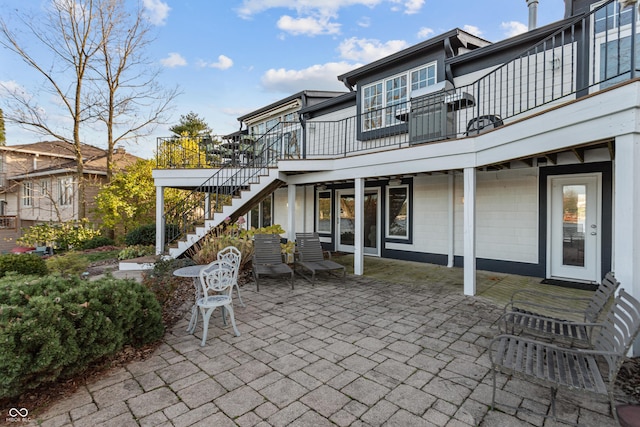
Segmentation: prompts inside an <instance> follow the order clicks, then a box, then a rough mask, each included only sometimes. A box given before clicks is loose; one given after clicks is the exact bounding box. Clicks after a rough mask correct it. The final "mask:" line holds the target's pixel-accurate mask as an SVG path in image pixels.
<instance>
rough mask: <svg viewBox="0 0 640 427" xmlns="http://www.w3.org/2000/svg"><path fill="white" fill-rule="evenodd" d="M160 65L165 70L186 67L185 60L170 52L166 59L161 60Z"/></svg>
mask: <svg viewBox="0 0 640 427" xmlns="http://www.w3.org/2000/svg"><path fill="white" fill-rule="evenodd" d="M160 63H161V64H162V65H164V66H165V67H167V68H175V67H184V66H185V65H187V60H186V59H184V58H183V56H182V55H180V54H179V53H176V52H171V53H170V54H169V56H168V57H166V58H164V59H161V60H160Z"/></svg>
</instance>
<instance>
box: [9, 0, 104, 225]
mask: <svg viewBox="0 0 640 427" xmlns="http://www.w3.org/2000/svg"><path fill="white" fill-rule="evenodd" d="M94 3H96V2H94V1H93V0H85V1H74V0H55V1H53V2H51V3H50V7H49V9H48V10H47V12H46V14H45V15H46V16H45V17H44V20H42V19H37V17H29V16H20V15H17V16H16V18H17V21H12V22H14V23H16V24H18V25H20V26H21V27H22V28H24V29H26V30H27V31H28V32H29V33H31V34H32V35H33V36H34V37H35V39H36V40H37V41H38V43H39V44H40V46H39V47H44V48H45V49H44V51H45V52H46V55H45V58H38V52H42V50H40V51H38V49H33V50H32V51H29V50H28V49H27V48H26V47H25V46H26V44H23V43H21V41H20V40H19V39H18V37H17V35H16V33H15V32H14V31H12V30H11V29H10V28H9V27H8V25H7V22H6V20H5V18H3V19H0V45H2V46H4V47H5V48H7V49H9V50H10V51H12V52H13V53H15V54H16V55H18V56H19V57H20V58H21V59H22V60H23V61H24V62H25V63H26V64H27V65H29V66H30V67H31V68H32V69H34V70H36V71H37V72H38V73H39V74H40V75H41V76H42V77H43V80H44V84H43V87H42V88H41V91H39V97H38V99H41V98H42V95H43V94H49V95H51V96H52V97H53V98H54V99H55V102H56V103H57V104H59V105H60V106H61V108H62V109H63V110H64V112H65V114H64V116H66V117H68V119H70V121H71V125H70V128H69V127H66V126H64V125H62V126H61V120H59V119H57V118H56V119H52V118H51V117H50V116H49V115H47V113H46V110H45V109H44V108H42V106H41V105H40V104H39V103H38V99H36V98H35V97H33V96H32V95H31V94H29V93H27V92H25V91H10V92H9V93H8V96H9V104H10V107H11V108H10V109H9V110H8V112H7V113H6V119H7V121H11V122H14V123H17V124H18V125H21V126H23V127H26V128H29V129H31V130H34V131H36V132H37V133H40V134H42V135H46V136H51V137H54V138H57V139H59V140H61V141H65V142H68V143H70V144H73V149H74V154H75V157H76V164H77V170H76V171H75V172H76V179H77V182H78V198H79V212H78V214H79V215H80V217H82V218H83V217H85V216H86V197H85V185H84V179H83V178H84V173H83V172H84V171H83V166H84V165H83V161H82V152H81V140H80V128H81V125H82V124H83V122H85V121H86V120H88V119H89V117H90V116H89V114H88V113H89V111H88V110H87V108H86V106H85V105H84V103H83V102H82V98H83V95H84V83H85V81H86V79H87V74H88V72H89V65H90V63H91V61H92V60H93V58H94V56H95V55H96V54H97V53H98V52H99V50H100V47H101V44H102V41H101V40H100V38H97V37H96V34H95V31H94V30H93V25H94V18H95V4H94ZM41 21H42V22H41Z"/></svg>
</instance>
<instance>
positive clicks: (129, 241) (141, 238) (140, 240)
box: [124, 224, 156, 246]
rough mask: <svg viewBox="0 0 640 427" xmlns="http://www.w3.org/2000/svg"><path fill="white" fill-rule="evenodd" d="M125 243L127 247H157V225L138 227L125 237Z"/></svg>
mask: <svg viewBox="0 0 640 427" xmlns="http://www.w3.org/2000/svg"><path fill="white" fill-rule="evenodd" d="M124 243H125V244H126V245H127V246H134V245H146V246H148V245H155V244H156V225H155V224H146V225H141V226H140V227H136V228H134V229H133V230H131V231H130V232H128V233H127V234H126V235H125V236H124Z"/></svg>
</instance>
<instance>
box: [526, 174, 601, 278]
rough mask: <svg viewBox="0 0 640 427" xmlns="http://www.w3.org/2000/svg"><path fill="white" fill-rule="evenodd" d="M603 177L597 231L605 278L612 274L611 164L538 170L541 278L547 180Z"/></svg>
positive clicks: (544, 253) (544, 269)
mask: <svg viewBox="0 0 640 427" xmlns="http://www.w3.org/2000/svg"><path fill="white" fill-rule="evenodd" d="M596 172H600V173H601V174H602V211H601V212H600V215H601V218H602V226H601V227H600V233H602V237H601V245H602V246H601V248H600V254H601V257H602V258H601V263H600V271H601V273H602V275H603V277H604V274H606V273H607V272H608V271H611V259H612V244H613V179H612V175H613V166H612V162H597V163H584V164H574V165H566V166H546V167H541V168H540V176H539V181H538V189H539V191H538V195H539V199H538V205H539V206H540V209H539V211H538V226H539V228H538V229H539V230H540V235H539V236H538V263H539V265H541V266H543V270H542V275H541V276H540V277H546V274H547V273H546V264H547V226H548V224H547V178H548V177H550V176H556V175H572V174H580V173H596Z"/></svg>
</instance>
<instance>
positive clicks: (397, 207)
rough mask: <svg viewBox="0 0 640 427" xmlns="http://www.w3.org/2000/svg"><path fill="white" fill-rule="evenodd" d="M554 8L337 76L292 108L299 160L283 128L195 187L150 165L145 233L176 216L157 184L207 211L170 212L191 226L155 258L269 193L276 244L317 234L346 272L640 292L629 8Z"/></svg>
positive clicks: (638, 153) (639, 119)
mask: <svg viewBox="0 0 640 427" xmlns="http://www.w3.org/2000/svg"><path fill="white" fill-rule="evenodd" d="M565 4H566V7H565V18H564V19H563V20H562V21H559V22H555V23H553V24H550V25H547V26H544V27H540V28H534V27H533V26H531V28H530V30H529V31H528V32H526V33H524V34H521V35H518V36H515V37H512V38H509V39H506V40H502V41H499V42H496V43H489V42H487V41H486V40H482V39H480V38H478V37H475V36H473V35H471V34H468V33H466V32H464V31H462V30H459V29H454V30H451V31H449V32H446V33H443V34H441V35H439V36H436V37H433V38H431V39H429V40H426V41H424V42H422V43H419V44H417V45H415V46H412V47H409V48H407V49H405V50H402V51H400V52H397V53H395V54H393V55H390V56H388V57H386V58H383V59H380V60H378V61H375V62H373V63H371V64H367V65H364V66H362V67H360V68H357V69H355V70H352V71H350V72H348V73H345V74H343V75H341V76H337V78H338V79H339V80H340V81H342V82H343V83H344V84H345V86H346V88H347V89H348V92H347V93H345V94H342V95H339V96H334V97H331V98H330V99H327V100H325V101H324V102H321V103H317V104H314V105H307V106H301V108H300V109H299V111H298V112H297V113H298V115H299V121H298V123H299V128H298V129H297V132H296V146H297V148H295V150H294V152H295V153H296V155H293V156H292V155H291V150H290V149H289V148H287V147H289V143H288V142H285V141H289V140H290V139H291V132H290V130H288V129H291V126H292V124H290V123H287V122H286V121H281V122H279V124H276V123H275V122H274V127H272V128H270V129H267V128H266V127H265V129H264V132H265V133H264V134H262V135H260V134H259V132H258V133H254V134H253V140H254V141H255V143H256V147H258V146H260V147H261V148H260V149H259V150H258V154H259V155H257V156H255V161H251V162H249V163H246V164H245V165H244V167H243V166H239V165H235V166H233V167H222V168H220V169H217V170H215V171H214V172H213V173H212V171H211V170H209V171H208V172H203V173H202V174H201V175H200V176H199V178H198V179H200V182H199V183H198V184H194V183H195V182H196V180H193V181H189V182H187V180H186V175H185V173H184V172H183V171H181V170H175V169H174V170H167V169H163V165H159V169H158V170H156V171H155V172H154V177H155V178H156V185H157V188H158V202H159V203H158V211H157V218H158V231H159V233H158V235H159V236H162V233H163V230H164V224H165V222H175V218H176V217H175V216H172V217H169V216H167V208H166V207H163V203H162V202H163V198H162V194H163V188H164V187H170V186H182V187H189V186H190V187H191V188H193V189H194V193H193V194H194V195H200V198H201V200H206V201H207V204H202V205H200V207H199V208H198V209H192V210H189V211H187V210H186V205H185V206H184V207H183V208H180V207H173V208H172V209H174V210H173V212H176V211H180V212H182V213H186V215H185V216H186V217H188V218H189V222H190V224H194V223H198V224H203V225H202V226H199V227H197V228H195V229H191V230H190V229H188V227H186V225H187V223H186V222H185V223H184V224H183V225H185V227H183V228H182V229H183V230H184V232H185V235H184V236H183V237H182V239H183V241H181V242H180V243H178V244H177V247H172V248H171V249H169V250H168V253H170V254H171V255H172V256H180V255H181V254H182V253H184V252H185V251H186V250H187V248H188V247H189V246H190V245H191V244H193V243H194V242H196V241H198V240H199V239H200V238H201V237H202V236H203V235H204V234H206V232H207V230H208V229H210V228H211V227H213V226H215V224H218V223H220V222H221V221H223V220H224V218H226V217H227V216H230V217H232V218H234V217H237V216H238V215H245V214H246V213H247V212H249V211H250V210H251V208H254V209H255V206H257V202H258V199H260V200H264V199H265V197H266V198H268V199H269V200H270V203H269V204H270V206H269V209H270V212H269V213H270V215H271V218H273V221H274V222H275V223H279V224H281V225H283V227H284V228H285V229H286V230H287V236H286V237H288V238H290V239H293V238H295V232H300V231H316V232H318V233H319V234H320V235H321V237H322V240H323V242H324V244H325V245H326V246H327V247H328V248H330V249H333V250H339V251H345V252H353V253H354V254H355V258H354V259H355V261H354V271H355V273H356V274H362V273H363V256H364V255H365V254H366V255H371V256H379V257H387V258H395V259H406V260H415V261H423V262H430V263H437V264H442V265H449V266H454V265H457V266H463V267H464V272H465V274H464V292H465V294H468V295H473V294H475V292H476V289H475V275H476V268H479V269H483V270H489V271H496V272H506V273H517V274H523V275H530V276H537V277H541V278H544V279H549V280H558V281H565V282H572V283H583V284H590V283H595V282H598V281H600V279H601V278H602V277H603V275H604V274H605V273H606V272H607V271H610V270H613V271H615V274H616V277H617V278H618V279H619V280H620V281H621V282H622V283H623V286H624V287H625V288H626V289H627V290H629V291H630V292H632V293H633V294H634V295H635V296H636V297H640V255H639V254H640V222H639V221H637V218H640V169H638V168H637V166H636V165H637V164H640V116H639V114H638V113H639V112H640V80H638V78H637V77H638V74H637V72H638V70H639V69H640V59H638V58H639V57H640V55H639V54H640V38H638V36H637V34H638V32H637V26H638V16H639V13H638V5H637V4H632V5H631V6H626V5H622V3H621V2H619V1H617V0H609V1H589V0H566V2H565ZM523 8H524V7H523ZM523 14H524V12H523ZM534 21H535V20H534ZM281 104H284V101H283V102H282V103H281ZM242 133H246V134H249V133H250V132H249V131H248V129H245V130H244V131H243V132H239V134H242ZM234 137H235V136H234ZM297 153H299V156H298V154H297ZM194 197H195V196H194ZM190 200H191V201H193V200H195V199H190ZM212 200H213V202H212ZM227 202H228V205H227V206H224V207H223V206H222V205H223V204H225V203H227ZM263 209H264V207H263ZM197 215H200V216H199V217H198V216H197ZM160 239H161V237H159V240H158V242H162V240H160ZM157 249H158V252H159V253H161V252H164V251H165V248H164V246H163V245H161V244H160V243H159V244H158V245H157Z"/></svg>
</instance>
